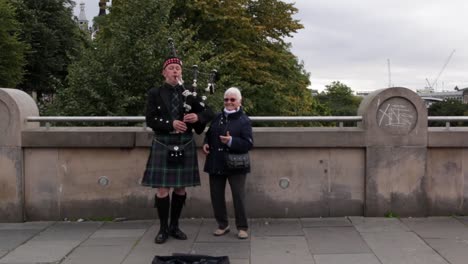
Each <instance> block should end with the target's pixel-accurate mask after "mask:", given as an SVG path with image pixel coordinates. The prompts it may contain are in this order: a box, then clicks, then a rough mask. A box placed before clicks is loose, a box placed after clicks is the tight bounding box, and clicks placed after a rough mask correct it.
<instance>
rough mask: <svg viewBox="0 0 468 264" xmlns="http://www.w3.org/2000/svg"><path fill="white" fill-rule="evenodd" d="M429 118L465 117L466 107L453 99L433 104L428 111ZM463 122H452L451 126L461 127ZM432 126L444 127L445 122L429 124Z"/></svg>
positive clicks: (467, 113)
mask: <svg viewBox="0 0 468 264" xmlns="http://www.w3.org/2000/svg"><path fill="white" fill-rule="evenodd" d="M428 115H429V116H466V115H468V105H467V104H464V103H463V102H461V101H459V100H455V99H447V100H444V101H442V102H436V103H433V104H432V105H431V106H430V107H429V109H428ZM463 124H464V122H453V124H451V125H453V126H462V125H463ZM430 125H432V126H445V122H431V124H430ZM465 125H466V124H465Z"/></svg>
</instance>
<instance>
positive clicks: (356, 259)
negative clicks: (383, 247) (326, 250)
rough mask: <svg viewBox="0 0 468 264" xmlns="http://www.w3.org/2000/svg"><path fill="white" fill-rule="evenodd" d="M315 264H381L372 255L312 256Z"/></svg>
mask: <svg viewBox="0 0 468 264" xmlns="http://www.w3.org/2000/svg"><path fill="white" fill-rule="evenodd" d="M314 259H315V263H317V264H381V263H380V261H379V260H378V259H377V258H376V257H375V256H374V254H327V255H314Z"/></svg>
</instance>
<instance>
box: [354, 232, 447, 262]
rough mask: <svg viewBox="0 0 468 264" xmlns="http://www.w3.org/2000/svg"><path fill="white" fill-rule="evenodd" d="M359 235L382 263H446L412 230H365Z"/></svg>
mask: <svg viewBox="0 0 468 264" xmlns="http://www.w3.org/2000/svg"><path fill="white" fill-rule="evenodd" d="M361 235H362V237H363V238H364V240H365V241H366V243H367V244H368V245H369V247H370V248H371V249H372V252H373V253H374V254H375V255H376V257H377V258H378V259H379V260H380V261H381V262H382V264H448V262H446V261H445V260H444V259H443V258H442V257H441V256H440V255H438V254H437V252H435V251H434V250H433V249H432V248H431V247H429V246H428V245H427V244H426V243H425V242H424V241H423V240H422V239H421V238H419V237H418V236H417V235H416V234H415V233H413V232H395V233H393V232H367V233H361Z"/></svg>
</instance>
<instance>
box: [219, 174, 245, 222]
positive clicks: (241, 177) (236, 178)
mask: <svg viewBox="0 0 468 264" xmlns="http://www.w3.org/2000/svg"><path fill="white" fill-rule="evenodd" d="M246 176H247V174H233V175H219V174H210V196H211V204H212V206H213V212H214V216H215V219H216V222H218V227H219V228H223V229H224V228H226V227H227V226H228V225H229V222H228V215H227V209H226V199H225V190H226V182H227V181H229V186H230V187H231V192H232V201H233V203H234V214H235V218H236V227H237V229H238V230H247V229H248V224H247V216H246V214H245V179H246Z"/></svg>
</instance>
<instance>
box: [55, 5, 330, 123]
mask: <svg viewBox="0 0 468 264" xmlns="http://www.w3.org/2000/svg"><path fill="white" fill-rule="evenodd" d="M296 12H297V9H296V8H294V7H293V5H292V4H287V3H283V2H282V1H278V0H260V1H253V0H232V1H221V0H194V1H187V0H161V1H153V0H134V1H117V0H114V1H113V2H112V7H111V8H110V12H109V15H107V16H106V17H104V18H100V19H99V20H95V22H96V23H97V25H98V26H99V32H98V34H97V38H96V39H95V40H94V41H93V43H92V44H91V46H90V47H89V48H87V49H86V50H85V51H84V53H83V56H82V58H81V59H80V61H78V62H76V63H75V64H73V65H72V66H71V67H70V75H69V85H70V86H69V87H68V88H67V89H65V90H63V91H60V92H59V93H58V96H57V100H56V102H55V103H54V105H53V107H51V108H50V113H51V114H60V115H141V114H142V113H143V110H144V106H145V105H144V103H145V99H146V92H147V90H148V89H149V88H150V87H152V86H154V85H159V84H160V83H161V82H162V81H163V79H162V77H161V64H162V61H163V59H164V58H165V57H167V55H168V53H169V51H168V48H167V39H168V37H171V38H173V39H174V42H175V44H176V47H177V49H178V55H179V56H180V57H181V58H182V59H183V61H184V78H185V81H186V83H191V81H190V79H191V75H190V68H191V65H193V64H197V65H198V66H199V69H200V70H201V71H203V72H210V71H211V69H214V68H216V69H217V70H218V72H219V73H220V75H219V76H220V77H219V80H218V82H217V89H216V93H215V94H214V95H211V96H209V99H208V102H209V104H210V105H211V106H212V107H213V108H214V109H215V110H218V109H221V107H222V97H223V93H224V91H225V90H226V89H227V88H229V87H231V86H236V87H239V88H240V89H241V90H242V94H243V97H244V101H243V105H244V107H245V109H246V111H247V112H248V113H249V114H250V115H317V114H320V113H321V111H324V108H323V107H322V106H321V105H320V104H319V103H318V102H317V101H315V100H314V99H313V98H312V96H311V93H310V91H309V90H308V89H307V87H308V86H309V85H310V82H309V75H308V74H307V73H306V72H305V70H304V67H303V65H302V64H301V63H299V62H298V60H297V57H296V56H294V55H293V54H292V53H291V52H290V46H289V45H288V44H287V43H285V42H284V41H283V38H284V37H286V36H291V34H292V33H294V32H296V31H297V30H298V29H300V28H302V25H300V24H299V22H298V21H296V20H294V19H293V18H292V15H293V14H295V13H296ZM203 79H204V80H203ZM206 79H207V76H206V75H201V76H200V83H199V88H201V89H204V88H205V87H206Z"/></svg>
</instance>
